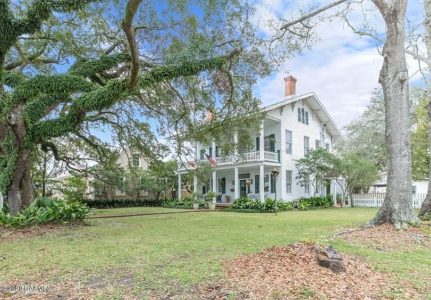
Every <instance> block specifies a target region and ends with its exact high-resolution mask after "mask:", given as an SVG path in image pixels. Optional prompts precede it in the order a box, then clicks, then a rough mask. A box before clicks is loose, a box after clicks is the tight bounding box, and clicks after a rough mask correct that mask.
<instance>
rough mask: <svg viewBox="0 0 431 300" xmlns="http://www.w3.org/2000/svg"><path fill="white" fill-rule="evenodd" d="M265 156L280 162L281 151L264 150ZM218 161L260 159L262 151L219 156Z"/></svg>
mask: <svg viewBox="0 0 431 300" xmlns="http://www.w3.org/2000/svg"><path fill="white" fill-rule="evenodd" d="M263 158H264V161H272V162H280V152H279V151H277V152H271V151H264V152H263ZM206 161H208V160H207V159H206V158H204V159H200V160H199V162H206ZM216 161H217V165H225V164H233V163H244V162H253V161H260V151H252V152H246V153H241V154H239V155H238V156H235V155H226V156H219V157H216Z"/></svg>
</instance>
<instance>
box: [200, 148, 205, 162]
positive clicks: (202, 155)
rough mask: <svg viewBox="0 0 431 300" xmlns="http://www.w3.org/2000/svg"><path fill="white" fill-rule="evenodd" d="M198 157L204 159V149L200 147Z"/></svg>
mask: <svg viewBox="0 0 431 300" xmlns="http://www.w3.org/2000/svg"><path fill="white" fill-rule="evenodd" d="M200 159H201V160H204V159H205V149H201V152H200Z"/></svg>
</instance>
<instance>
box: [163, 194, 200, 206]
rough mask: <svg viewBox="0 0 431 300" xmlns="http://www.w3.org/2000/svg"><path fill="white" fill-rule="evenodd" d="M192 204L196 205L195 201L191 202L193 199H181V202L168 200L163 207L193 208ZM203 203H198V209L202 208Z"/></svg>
mask: <svg viewBox="0 0 431 300" xmlns="http://www.w3.org/2000/svg"><path fill="white" fill-rule="evenodd" d="M193 203H196V201H195V200H193V198H189V197H186V198H183V199H181V200H175V199H172V200H169V201H166V202H164V203H163V207H168V208H190V209H191V208H193ZM204 206H205V205H204V203H203V202H200V203H199V208H204Z"/></svg>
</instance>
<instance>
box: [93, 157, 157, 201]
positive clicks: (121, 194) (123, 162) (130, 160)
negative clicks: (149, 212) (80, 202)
mask: <svg viewBox="0 0 431 300" xmlns="http://www.w3.org/2000/svg"><path fill="white" fill-rule="evenodd" d="M118 164H119V166H120V167H121V168H122V169H123V170H129V169H130V168H139V169H142V170H147V169H148V162H147V161H146V160H145V158H144V156H143V155H141V154H139V153H132V152H131V151H130V150H121V151H120V155H119V157H118ZM89 181H90V184H89V192H88V195H89V198H90V199H96V198H105V197H106V196H105V195H104V193H103V191H101V190H100V189H94V188H93V187H92V184H91V182H93V181H94V178H91V179H90V180H89ZM112 193H113V195H112V198H115V199H126V198H127V199H129V198H131V196H130V195H129V194H128V193H127V192H126V191H125V190H119V189H117V188H116V189H114V190H113V191H112ZM151 196H152V195H151ZM134 197H136V196H134ZM148 197H150V194H149V193H148V192H147V191H140V192H139V198H148Z"/></svg>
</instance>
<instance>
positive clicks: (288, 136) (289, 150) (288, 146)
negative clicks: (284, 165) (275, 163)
mask: <svg viewBox="0 0 431 300" xmlns="http://www.w3.org/2000/svg"><path fill="white" fill-rule="evenodd" d="M285 135H286V153H287V154H292V131H290V130H286V131H285Z"/></svg>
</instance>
